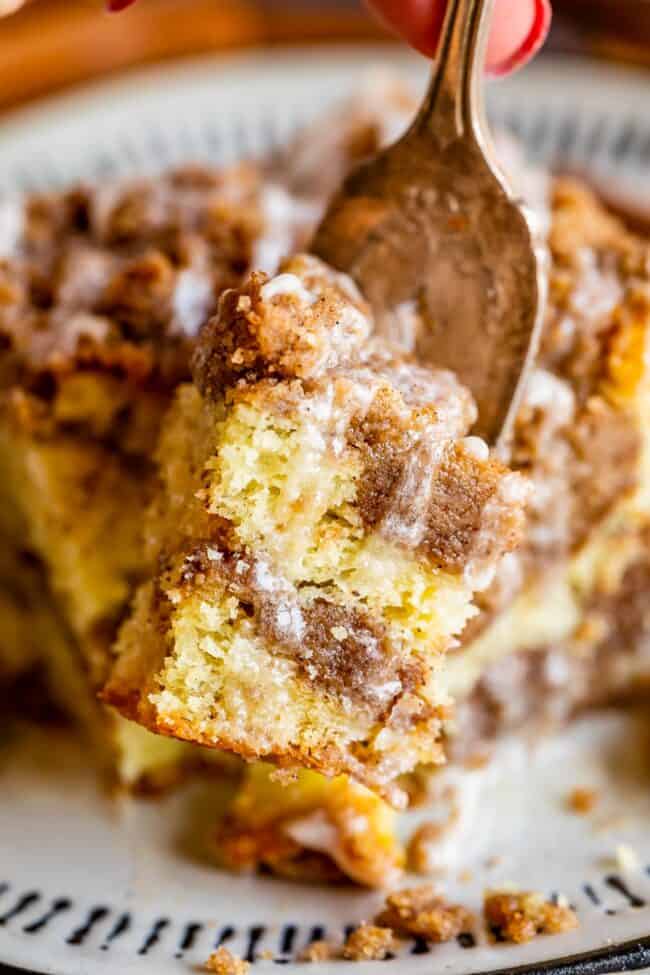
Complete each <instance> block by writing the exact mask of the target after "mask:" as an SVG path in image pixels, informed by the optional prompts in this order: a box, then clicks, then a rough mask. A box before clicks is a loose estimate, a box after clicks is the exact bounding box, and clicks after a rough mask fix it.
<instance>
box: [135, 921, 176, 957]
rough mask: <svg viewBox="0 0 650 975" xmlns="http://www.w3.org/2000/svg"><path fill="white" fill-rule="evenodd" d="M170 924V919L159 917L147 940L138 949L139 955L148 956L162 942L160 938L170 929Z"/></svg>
mask: <svg viewBox="0 0 650 975" xmlns="http://www.w3.org/2000/svg"><path fill="white" fill-rule="evenodd" d="M169 924H170V921H169V918H168V917H159V918H158V920H157V921H154V923H153V924H152V926H151V928H150V929H149V931H148V933H147V936H146V938H145V939H144V941H143V942H142V944H141V945H140V947H139V948H138V954H139V955H148V954H149V952H150V951H151V949H152V948H155V946H156V945H157V944H158V942H159V941H160V936H161V934H162V933H163V931H164V930H165V928H168V927H169Z"/></svg>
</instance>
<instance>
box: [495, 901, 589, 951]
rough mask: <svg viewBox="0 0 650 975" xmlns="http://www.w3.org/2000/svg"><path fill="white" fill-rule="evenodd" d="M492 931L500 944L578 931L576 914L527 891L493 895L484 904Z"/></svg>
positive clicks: (570, 909) (563, 906) (562, 904)
mask: <svg viewBox="0 0 650 975" xmlns="http://www.w3.org/2000/svg"><path fill="white" fill-rule="evenodd" d="M483 915H484V917H485V923H486V925H487V927H488V929H489V931H490V932H491V933H492V934H493V935H494V937H495V938H496V939H497V940H499V941H514V942H515V943H516V944H524V943H525V942H527V941H532V940H533V938H536V937H537V935H539V934H564V933H565V932H566V931H573V929H574V928H577V927H578V923H579V922H578V918H577V917H576V913H575V911H574V910H573V909H572V908H571V907H569V906H568V904H566V903H558V904H554V903H552V902H551V901H547V900H545V898H544V897H543V896H542V895H541V894H537V893H531V892H527V891H520V892H510V891H491V892H488V893H487V894H486V895H485V898H484V901H483Z"/></svg>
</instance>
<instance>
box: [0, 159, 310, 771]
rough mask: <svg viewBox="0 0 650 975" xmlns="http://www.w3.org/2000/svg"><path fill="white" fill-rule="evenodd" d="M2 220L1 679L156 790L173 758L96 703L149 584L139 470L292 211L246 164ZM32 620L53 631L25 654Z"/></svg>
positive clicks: (171, 750) (51, 196)
mask: <svg viewBox="0 0 650 975" xmlns="http://www.w3.org/2000/svg"><path fill="white" fill-rule="evenodd" d="M0 208H1V209H2V212H1V213H0V222H1V223H2V226H3V227H6V228H9V230H10V231H11V233H9V232H7V233H6V234H5V235H4V236H3V238H2V240H1V241H0V248H1V249H2V253H1V254H0V472H1V473H2V478H0V538H1V539H2V544H3V560H2V565H1V566H0V681H2V682H4V683H5V684H7V685H8V684H9V682H10V681H13V680H17V679H19V678H20V676H21V674H24V673H25V672H27V671H28V670H33V669H34V668H39V669H40V671H41V672H42V673H44V674H46V675H48V677H47V679H48V680H49V683H50V688H51V692H52V695H53V696H54V697H55V698H56V700H57V701H59V702H63V703H64V705H65V707H66V709H67V710H69V711H71V712H72V714H73V715H74V716H76V717H77V718H78V719H79V720H80V722H81V724H82V725H83V727H84V729H85V733H86V735H87V737H88V738H89V740H92V742H93V749H92V750H93V753H94V754H99V752H100V751H102V752H108V754H109V755H112V756H113V759H115V763H116V768H117V771H118V773H119V777H120V778H124V777H125V776H126V778H127V779H128V780H129V781H137V780H138V779H140V778H143V777H144V778H146V779H147V781H150V780H151V778H152V775H151V774H150V773H152V771H154V766H155V778H156V780H159V778H160V775H159V770H160V766H161V765H163V764H164V765H165V766H167V765H169V763H170V761H172V760H173V761H175V760H176V756H177V755H178V754H180V753H181V752H183V751H184V750H183V748H181V746H180V745H178V744H177V743H174V742H171V741H169V740H168V741H165V740H163V739H154V738H153V736H150V735H148V734H145V733H144V732H142V731H141V730H139V729H136V728H134V726H132V725H127V724H126V723H125V722H121V721H117V716H116V715H114V714H113V715H109V713H108V712H107V711H106V710H103V709H100V708H99V706H98V705H97V703H96V699H95V695H96V692H97V690H98V688H99V687H100V686H101V685H102V683H103V682H104V680H105V678H106V675H107V671H108V669H109V667H110V663H111V646H112V643H113V640H114V636H115V632H116V629H117V626H118V624H119V623H120V620H121V618H122V616H123V614H124V612H125V610H126V608H127V606H128V603H129V601H130V599H131V596H132V593H133V590H134V587H135V585H136V584H137V582H138V581H139V580H140V579H141V578H142V577H144V576H145V575H146V573H147V566H146V564H145V560H144V550H143V542H142V520H143V515H144V511H145V509H146V506H147V503H148V500H149V498H150V494H151V488H152V485H153V483H154V481H155V467H154V464H153V461H152V457H151V454H152V451H153V448H154V446H155V443H156V441H157V437H158V431H159V427H160V425H161V421H162V418H163V416H164V414H165V411H166V409H167V408H168V406H169V404H170V401H171V399H172V396H173V393H174V390H175V389H176V387H177V386H178V384H179V383H180V382H182V381H184V380H187V379H188V378H189V376H190V372H189V361H190V356H191V352H192V349H193V346H194V342H195V339H196V334H197V332H198V330H199V329H200V327H201V326H202V325H203V324H205V322H206V321H207V320H208V318H209V317H210V315H211V314H212V313H213V312H214V311H215V310H216V307H217V299H218V296H219V294H220V293H221V291H222V290H223V289H224V288H226V287H229V286H231V285H233V284H235V283H237V282H239V281H240V280H241V279H242V276H243V275H244V274H245V273H246V272H247V270H248V268H249V267H250V265H251V263H252V262H253V261H255V263H256V264H257V262H258V261H263V262H264V261H266V262H268V263H269V265H270V266H273V262H274V261H276V262H277V260H278V259H279V256H280V254H281V253H282V251H283V250H284V249H285V248H286V249H287V250H290V249H291V247H292V245H293V242H294V240H293V234H294V233H298V229H297V228H298V226H299V224H300V220H301V219H302V217H301V212H302V211H300V210H294V209H292V206H291V201H290V200H289V198H288V196H287V195H286V193H284V192H283V191H282V190H281V189H279V188H277V187H275V188H274V187H270V186H268V185H267V184H266V183H265V181H264V180H263V179H262V175H261V173H260V171H259V169H258V168H257V167H255V166H249V165H246V166H240V167H235V168H233V169H229V170H217V169H207V168H198V167H194V168H185V169H183V170H176V171H170V172H167V173H164V174H161V175H160V176H157V177H155V178H153V179H149V180H146V179H140V180H136V181H120V182H116V183H112V184H103V185H101V186H98V187H91V186H80V187H77V188H74V189H71V190H66V191H64V192H53V193H46V194H32V195H29V196H27V197H25V198H19V197H16V198H8V199H6V200H4V199H3V200H0ZM37 617H38V618H39V619H40V618H41V617H43V618H45V619H48V620H51V621H54V622H52V623H51V625H50V624H48V627H47V629H46V632H45V635H43V633H40V632H39V637H38V639H35V638H34V628H33V627H32V632H31V633H30V626H29V620H30V618H31V619H36V618H37ZM48 633H51V634H52V636H51V637H49V636H48ZM55 634H56V635H55ZM98 743H100V744H101V745H102V746H105V747H101V748H100V747H99V745H98ZM185 751H186V749H185ZM118 756H119V758H118ZM157 756H159V757H160V761H158V757H157ZM184 757H185V756H184V755H183V760H184ZM113 759H111V761H112V760H113ZM102 764H104V763H102ZM109 764H110V763H109ZM165 775H166V773H165Z"/></svg>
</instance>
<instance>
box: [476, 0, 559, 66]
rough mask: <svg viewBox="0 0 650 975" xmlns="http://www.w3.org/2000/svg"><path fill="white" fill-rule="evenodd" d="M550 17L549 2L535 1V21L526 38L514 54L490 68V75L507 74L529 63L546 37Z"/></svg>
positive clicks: (547, 0)
mask: <svg viewBox="0 0 650 975" xmlns="http://www.w3.org/2000/svg"><path fill="white" fill-rule="evenodd" d="M552 16H553V14H552V10H551V3H550V0H535V20H534V23H533V26H532V28H531V30H530V33H529V34H528V37H527V38H526V40H525V41H524V43H523V44H522V45H521V46H520V47H519V48H518V50H516V51H515V53H514V54H512V55H511V56H510V57H509V58H507V59H506V60H505V61H504V62H503V63H502V64H499V65H498V66H497V67H492V68H491V69H490V74H491V75H492V76H494V77H499V76H501V75H504V74H509V73H510V72H511V71H514V70H515V69H516V68H520V67H521V66H522V65H523V64H525V63H526V62H527V61H530V59H531V58H532V57H533V56H534V55H535V54H537V52H538V51H539V49H540V47H541V46H542V44H543V43H544V41H545V40H546V38H547V36H548V32H549V29H550V27H551V19H552Z"/></svg>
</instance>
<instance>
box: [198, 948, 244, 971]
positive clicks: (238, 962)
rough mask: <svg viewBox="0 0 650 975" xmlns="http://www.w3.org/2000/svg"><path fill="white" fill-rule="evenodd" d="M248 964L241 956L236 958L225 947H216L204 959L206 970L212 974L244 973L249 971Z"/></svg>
mask: <svg viewBox="0 0 650 975" xmlns="http://www.w3.org/2000/svg"><path fill="white" fill-rule="evenodd" d="M250 967H251V966H250V964H249V963H248V962H247V961H244V960H243V958H237V957H236V956H235V955H233V953H232V952H231V951H228V949H227V948H224V947H221V948H217V950H216V951H215V952H213V953H212V954H211V955H210V957H209V958H208V960H207V961H206V963H205V965H204V968H205V970H206V972H212V973H213V975H246V973H247V972H249V971H250Z"/></svg>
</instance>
